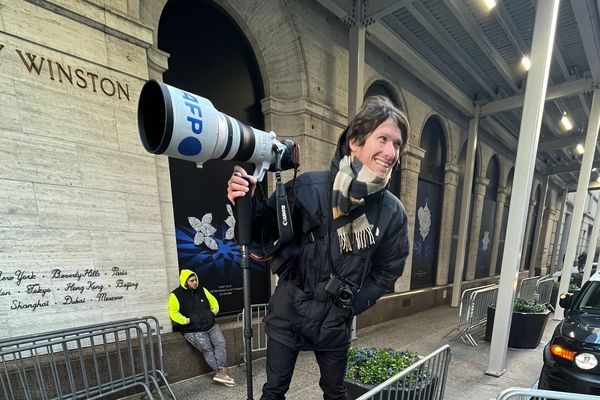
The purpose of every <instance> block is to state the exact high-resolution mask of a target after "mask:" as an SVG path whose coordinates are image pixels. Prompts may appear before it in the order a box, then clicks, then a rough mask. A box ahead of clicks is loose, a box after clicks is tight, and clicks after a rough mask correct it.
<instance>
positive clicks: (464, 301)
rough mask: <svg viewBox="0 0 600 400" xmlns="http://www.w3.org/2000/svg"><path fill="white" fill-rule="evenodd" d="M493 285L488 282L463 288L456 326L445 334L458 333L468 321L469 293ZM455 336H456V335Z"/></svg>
mask: <svg viewBox="0 0 600 400" xmlns="http://www.w3.org/2000/svg"><path fill="white" fill-rule="evenodd" d="M492 286H495V285H494V284H490V285H483V286H477V287H474V288H470V289H465V290H464V291H463V292H462V295H461V296H460V303H459V305H458V325H457V326H456V329H453V330H451V331H450V332H449V333H448V334H446V336H448V335H451V334H452V333H457V334H459V333H460V332H462V331H463V330H464V328H465V326H466V324H467V322H468V315H469V308H470V304H471V303H470V297H471V294H473V292H475V291H477V290H480V289H485V288H488V287H492ZM456 338H458V336H456Z"/></svg>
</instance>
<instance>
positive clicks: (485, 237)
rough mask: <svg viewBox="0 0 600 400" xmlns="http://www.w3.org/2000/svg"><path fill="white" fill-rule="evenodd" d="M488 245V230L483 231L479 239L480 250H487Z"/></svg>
mask: <svg viewBox="0 0 600 400" xmlns="http://www.w3.org/2000/svg"><path fill="white" fill-rule="evenodd" d="M489 245H490V231H485V232H483V239H481V250H483V251H487V249H488V246H489Z"/></svg>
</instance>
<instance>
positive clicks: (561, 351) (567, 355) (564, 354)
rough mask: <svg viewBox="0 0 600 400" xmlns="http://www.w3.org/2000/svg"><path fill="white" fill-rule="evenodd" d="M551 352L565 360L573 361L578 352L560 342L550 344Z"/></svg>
mask: <svg viewBox="0 0 600 400" xmlns="http://www.w3.org/2000/svg"><path fill="white" fill-rule="evenodd" d="M550 352H551V353H552V354H553V355H554V356H556V357H560V358H564V359H565V360H569V361H573V359H574V358H575V354H576V353H575V352H574V351H573V350H569V349H567V348H565V347H563V346H560V345H558V344H553V345H552V346H550Z"/></svg>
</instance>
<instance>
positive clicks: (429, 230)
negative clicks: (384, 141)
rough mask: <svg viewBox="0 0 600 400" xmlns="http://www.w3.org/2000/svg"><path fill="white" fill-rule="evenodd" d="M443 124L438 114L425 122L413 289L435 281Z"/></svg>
mask: <svg viewBox="0 0 600 400" xmlns="http://www.w3.org/2000/svg"><path fill="white" fill-rule="evenodd" d="M444 138H445V135H444V129H443V127H442V124H441V123H440V121H439V119H438V118H437V117H431V118H429V119H428V120H427V122H426V123H425V127H424V128H423V133H422V134H421V143H420V147H421V148H422V149H423V150H425V158H424V159H423V160H422V161H421V171H420V174H419V186H418V188H417V204H416V218H415V231H414V238H413V259H412V269H411V274H412V276H411V285H410V286H411V289H417V288H422V287H426V286H432V285H435V278H436V272H437V256H438V248H439V240H440V227H441V218H442V208H443V204H442V200H443V198H444V168H445V165H446V143H445V139H444Z"/></svg>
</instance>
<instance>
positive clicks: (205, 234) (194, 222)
mask: <svg viewBox="0 0 600 400" xmlns="http://www.w3.org/2000/svg"><path fill="white" fill-rule="evenodd" d="M188 221H189V223H190V225H191V227H192V228H194V230H195V231H196V235H195V236H194V244H195V245H196V246H200V245H201V244H202V243H204V245H205V246H206V247H208V248H209V249H211V250H217V249H218V248H219V246H218V245H217V242H216V241H215V239H213V238H212V236H213V235H214V234H215V232H216V231H217V229H216V228H215V227H214V226H212V225H211V224H210V223H211V222H212V213H206V214H204V217H202V221H200V220H199V219H198V218H196V217H188Z"/></svg>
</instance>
